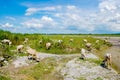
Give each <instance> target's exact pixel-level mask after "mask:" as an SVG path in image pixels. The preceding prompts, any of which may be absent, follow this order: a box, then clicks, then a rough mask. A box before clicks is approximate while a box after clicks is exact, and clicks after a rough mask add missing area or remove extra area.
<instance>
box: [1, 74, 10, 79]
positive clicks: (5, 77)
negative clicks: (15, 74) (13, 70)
mask: <svg viewBox="0 0 120 80" xmlns="http://www.w3.org/2000/svg"><path fill="white" fill-rule="evenodd" d="M0 80H11V78H9V77H7V76H2V75H0Z"/></svg>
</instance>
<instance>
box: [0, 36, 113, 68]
mask: <svg viewBox="0 0 120 80" xmlns="http://www.w3.org/2000/svg"><path fill="white" fill-rule="evenodd" d="M28 41H29V39H28V38H25V40H24V41H23V44H20V45H18V46H17V47H16V51H17V53H18V54H20V53H27V55H28V59H33V60H36V61H38V62H39V59H38V58H37V54H38V53H37V52H36V50H34V49H32V48H31V47H30V46H28V45H27V46H25V44H27V42H28ZM53 42H55V43H57V44H58V45H61V44H62V43H63V40H53ZM69 42H74V39H69ZM83 42H84V43H85V47H86V48H81V50H80V52H81V59H86V53H87V52H89V51H91V50H92V43H90V42H88V40H87V39H83ZM99 42H100V41H99V40H96V41H95V44H99ZM106 42H108V41H107V38H106V39H104V43H106ZM42 43H43V41H42V40H40V41H39V44H42ZM1 45H9V46H11V45H12V41H10V40H9V39H4V40H2V41H1ZM51 46H52V43H51V42H46V43H45V47H46V50H49V49H50V48H51ZM4 61H5V59H4V58H1V59H0V62H4ZM103 63H104V67H106V68H108V65H109V64H111V54H108V53H107V54H106V55H105V58H104V60H103Z"/></svg>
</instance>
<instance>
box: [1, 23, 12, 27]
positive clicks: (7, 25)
mask: <svg viewBox="0 0 120 80" xmlns="http://www.w3.org/2000/svg"><path fill="white" fill-rule="evenodd" d="M1 27H3V28H10V27H13V24H10V23H5V24H1Z"/></svg>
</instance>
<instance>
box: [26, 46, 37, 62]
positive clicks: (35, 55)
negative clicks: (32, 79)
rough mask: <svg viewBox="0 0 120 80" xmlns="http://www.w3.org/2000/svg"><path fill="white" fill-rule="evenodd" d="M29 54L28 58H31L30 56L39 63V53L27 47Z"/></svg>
mask: <svg viewBox="0 0 120 80" xmlns="http://www.w3.org/2000/svg"><path fill="white" fill-rule="evenodd" d="M26 51H27V53H28V58H29V56H31V57H32V59H35V60H36V61H38V58H37V52H36V51H35V50H34V49H32V48H30V47H27V50H26Z"/></svg>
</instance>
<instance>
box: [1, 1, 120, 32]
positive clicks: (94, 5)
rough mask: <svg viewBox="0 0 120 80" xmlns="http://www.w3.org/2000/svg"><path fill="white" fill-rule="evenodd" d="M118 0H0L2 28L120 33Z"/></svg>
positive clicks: (9, 29) (33, 30) (34, 30)
mask: <svg viewBox="0 0 120 80" xmlns="http://www.w3.org/2000/svg"><path fill="white" fill-rule="evenodd" d="M119 4H120V1H119V0H0V29H2V30H8V31H11V32H15V33H120V6H119Z"/></svg>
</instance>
